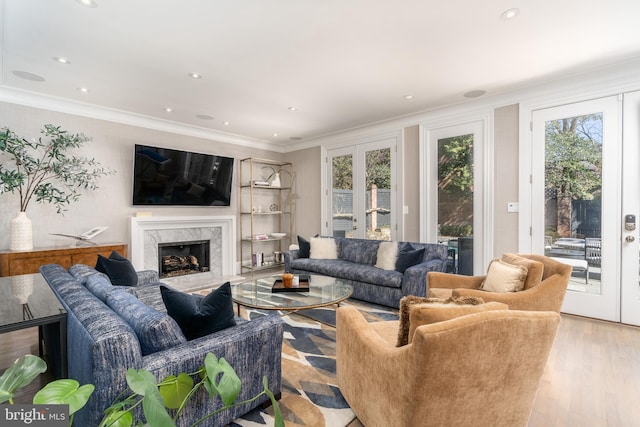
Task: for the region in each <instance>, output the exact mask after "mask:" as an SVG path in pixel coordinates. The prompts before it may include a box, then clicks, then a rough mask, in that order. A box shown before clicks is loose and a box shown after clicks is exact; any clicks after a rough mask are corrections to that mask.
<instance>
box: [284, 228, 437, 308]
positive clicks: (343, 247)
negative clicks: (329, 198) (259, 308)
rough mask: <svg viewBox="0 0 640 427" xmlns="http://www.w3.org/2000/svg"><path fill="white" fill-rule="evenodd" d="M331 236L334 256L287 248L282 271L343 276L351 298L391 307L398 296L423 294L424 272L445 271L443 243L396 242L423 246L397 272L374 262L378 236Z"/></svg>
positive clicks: (407, 246)
mask: <svg viewBox="0 0 640 427" xmlns="http://www.w3.org/2000/svg"><path fill="white" fill-rule="evenodd" d="M333 239H335V243H336V246H337V258H336V259H314V258H310V257H309V258H305V257H301V253H302V252H304V250H302V251H301V250H300V249H297V250H290V251H288V252H285V254H284V262H285V271H288V272H291V273H300V274H302V273H304V274H321V275H325V276H331V277H336V278H339V279H344V280H346V281H348V282H349V283H350V284H351V285H352V286H353V295H352V298H356V299H359V300H363V301H368V302H372V303H376V304H380V305H385V306H388V307H394V308H399V306H400V299H401V298H402V297H404V296H406V295H416V296H426V291H427V272H429V271H441V272H444V271H446V267H447V246H446V245H440V244H435V243H414V242H397V244H398V248H399V249H401V250H402V249H412V250H420V249H423V248H424V255H423V257H422V259H421V260H419V261H418V263H417V264H415V265H413V266H410V267H409V268H407V269H406V270H405V271H404V272H400V271H396V270H385V269H381V268H378V267H376V266H375V265H376V261H377V254H378V248H379V245H380V243H381V241H379V240H366V239H349V238H344V237H335V238H333ZM312 255H313V254H312Z"/></svg>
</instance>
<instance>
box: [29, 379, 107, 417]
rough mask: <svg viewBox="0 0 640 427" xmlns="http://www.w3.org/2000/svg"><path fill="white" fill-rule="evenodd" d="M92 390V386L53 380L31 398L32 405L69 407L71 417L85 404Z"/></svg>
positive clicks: (70, 381) (72, 381) (71, 381)
mask: <svg viewBox="0 0 640 427" xmlns="http://www.w3.org/2000/svg"><path fill="white" fill-rule="evenodd" d="M94 388H95V387H94V386H93V384H85V385H83V386H80V383H78V381H76V380H55V381H52V382H50V383H49V384H47V385H46V386H44V387H43V388H42V389H41V390H40V391H38V392H37V393H36V394H35V395H34V396H33V403H34V404H36V405H46V404H64V405H69V415H73V414H75V413H76V412H78V411H79V410H80V409H82V407H83V406H84V405H86V404H87V401H88V400H89V397H90V396H91V393H93V390H94Z"/></svg>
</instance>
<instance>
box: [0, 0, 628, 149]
mask: <svg viewBox="0 0 640 427" xmlns="http://www.w3.org/2000/svg"><path fill="white" fill-rule="evenodd" d="M96 1H97V3H98V6H97V7H95V8H89V7H85V6H83V5H81V4H80V2H79V1H77V0H0V4H2V6H3V9H2V13H3V16H2V26H3V29H2V40H1V41H2V59H1V61H2V75H1V77H0V79H1V80H0V90H5V91H11V93H12V94H14V96H15V94H16V93H17V94H18V96H19V95H20V94H24V95H25V96H32V95H33V93H36V94H41V95H44V96H47V97H52V98H53V99H55V100H66V101H71V102H77V103H83V104H92V105H97V106H102V107H107V108H108V109H114V110H118V111H125V112H131V113H134V114H137V115H142V116H147V117H153V118H159V119H161V120H168V121H172V122H176V123H181V124H186V125H189V126H196V127H200V128H205V129H210V130H215V131H221V132H225V133H230V134H235V135H240V136H242V137H246V138H249V139H251V140H264V141H271V142H273V143H277V144H282V145H283V146H284V145H290V144H294V143H295V141H296V140H298V139H299V138H301V140H302V141H305V140H309V139H311V138H315V137H318V136H322V135H327V134H331V133H334V132H337V131H340V130H344V129H349V128H354V127H358V126H362V125H365V124H368V123H372V122H377V121H380V120H385V119H389V118H394V117H400V116H405V115H409V114H412V113H416V112H419V111H426V110H429V109H433V108H436V107H439V106H444V105H451V104H455V103H460V102H464V101H468V100H469V99H468V98H465V97H464V96H463V94H464V93H466V92H468V91H473V90H485V91H487V96H489V95H493V94H497V93H500V92H504V91H507V90H512V89H514V88H517V87H522V86H526V85H529V84H533V83H537V82H540V81H542V80H544V79H546V80H548V79H554V78H559V77H562V76H565V75H568V74H575V73H579V72H583V71H589V70H591V69H595V68H598V67H601V66H605V65H609V64H613V63H618V62H623V61H626V60H630V59H634V58H638V57H640V1H639V0H606V1H604V0H529V1H527V0H484V1H478V0H448V1H445V0H441V1H435V0H188V1H178V0H96ZM512 7H518V8H519V9H520V15H519V16H517V17H516V18H515V19H512V20H508V21H505V20H503V19H501V17H500V16H501V14H502V12H503V11H505V10H507V9H509V8H512ZM54 57H65V58H68V59H69V60H70V61H71V63H70V64H61V63H59V62H56V61H54V59H53V58H54ZM16 71H18V72H28V73H33V74H36V75H39V76H41V77H43V78H44V79H45V81H32V80H28V79H25V78H21V77H18V76H16V75H15V74H14V73H15V72H16ZM191 72H198V73H200V74H202V76H203V77H202V78H201V79H198V80H196V79H193V78H191V77H189V76H188V74H189V73H191ZM79 87H87V88H88V89H89V92H88V93H82V92H80V91H79V90H78V88H79ZM405 95H413V98H411V99H405ZM165 107H171V108H172V109H173V111H172V112H171V113H167V112H165V111H164V109H165ZM289 107H295V108H296V110H295V111H290V110H289ZM198 115H206V116H211V117H213V119H210V120H203V119H200V118H198V117H197V116H198ZM225 121H227V122H228V124H225ZM274 133H277V134H278V136H274Z"/></svg>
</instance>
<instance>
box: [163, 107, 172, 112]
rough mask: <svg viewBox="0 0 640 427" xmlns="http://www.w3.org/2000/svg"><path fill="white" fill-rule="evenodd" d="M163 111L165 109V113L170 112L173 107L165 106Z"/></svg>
mask: <svg viewBox="0 0 640 427" xmlns="http://www.w3.org/2000/svg"><path fill="white" fill-rule="evenodd" d="M164 111H166V112H167V113H170V112H172V111H173V108H171V107H167V108H165V109H164Z"/></svg>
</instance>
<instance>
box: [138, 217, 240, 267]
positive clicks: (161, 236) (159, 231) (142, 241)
mask: <svg viewBox="0 0 640 427" xmlns="http://www.w3.org/2000/svg"><path fill="white" fill-rule="evenodd" d="M193 240H209V245H210V260H209V266H210V273H201V274H207V275H210V276H220V277H225V276H233V275H234V274H235V271H236V268H235V267H236V217H235V216H233V215H223V216H165V217H132V218H131V247H130V252H129V256H130V257H131V263H132V264H133V266H134V267H135V269H136V270H156V271H158V243H170V242H187V241H193ZM199 275H200V274H194V275H193V276H199Z"/></svg>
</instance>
